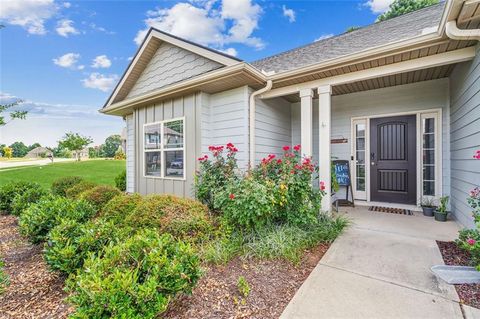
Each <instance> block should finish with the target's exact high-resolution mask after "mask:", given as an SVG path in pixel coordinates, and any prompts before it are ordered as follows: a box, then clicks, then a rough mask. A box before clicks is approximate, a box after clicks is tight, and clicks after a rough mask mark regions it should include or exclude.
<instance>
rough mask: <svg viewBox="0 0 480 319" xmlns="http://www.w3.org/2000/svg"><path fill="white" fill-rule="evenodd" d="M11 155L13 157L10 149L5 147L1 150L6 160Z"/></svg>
mask: <svg viewBox="0 0 480 319" xmlns="http://www.w3.org/2000/svg"><path fill="white" fill-rule="evenodd" d="M12 155H13V152H12V148H11V147H8V146H5V147H4V148H3V156H4V157H6V158H12Z"/></svg>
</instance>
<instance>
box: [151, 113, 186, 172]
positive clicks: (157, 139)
mask: <svg viewBox="0 0 480 319" xmlns="http://www.w3.org/2000/svg"><path fill="white" fill-rule="evenodd" d="M184 147H185V145H184V120H183V119H175V120H168V121H162V122H156V123H151V124H145V125H144V152H145V166H144V172H145V176H146V177H159V178H184V173H185V170H184V155H185V152H184Z"/></svg>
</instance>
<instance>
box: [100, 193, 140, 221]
mask: <svg viewBox="0 0 480 319" xmlns="http://www.w3.org/2000/svg"><path fill="white" fill-rule="evenodd" d="M142 200H143V197H142V196H141V195H139V194H131V195H129V194H122V195H118V196H115V197H114V198H113V199H112V200H110V201H109V202H108V203H107V204H106V205H105V207H103V210H102V212H101V213H100V217H101V218H103V219H105V220H108V221H112V222H114V223H124V222H125V218H126V217H127V216H128V215H130V214H131V213H132V212H133V211H134V210H135V209H136V208H137V206H138V205H139V204H140V202H141V201H142Z"/></svg>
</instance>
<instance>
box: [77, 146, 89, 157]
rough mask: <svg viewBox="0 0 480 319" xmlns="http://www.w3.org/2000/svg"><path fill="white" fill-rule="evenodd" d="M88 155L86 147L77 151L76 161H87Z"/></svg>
mask: <svg viewBox="0 0 480 319" xmlns="http://www.w3.org/2000/svg"><path fill="white" fill-rule="evenodd" d="M89 157H90V156H89V154H88V147H85V148H84V149H82V150H81V151H78V153H77V159H87V158H89Z"/></svg>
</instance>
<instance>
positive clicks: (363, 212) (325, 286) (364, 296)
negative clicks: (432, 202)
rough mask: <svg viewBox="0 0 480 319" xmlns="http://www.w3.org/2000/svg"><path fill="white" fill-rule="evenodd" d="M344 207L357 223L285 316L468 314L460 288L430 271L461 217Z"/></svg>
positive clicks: (451, 316) (450, 318) (439, 261)
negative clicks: (441, 243)
mask: <svg viewBox="0 0 480 319" xmlns="http://www.w3.org/2000/svg"><path fill="white" fill-rule="evenodd" d="M344 213H345V215H346V216H348V217H349V218H351V219H352V221H353V225H352V226H350V228H349V229H348V230H347V231H346V232H345V233H344V234H343V235H342V236H340V238H338V239H337V240H336V241H335V242H334V243H333V245H332V246H331V247H330V249H329V250H328V252H327V253H326V254H325V256H324V257H323V258H322V260H321V261H320V263H319V264H318V265H317V266H316V268H315V269H314V270H313V271H312V273H311V274H310V276H309V277H308V278H307V280H306V281H305V282H304V284H303V285H302V286H301V287H300V289H299V290H298V292H297V293H296V294H295V296H294V297H293V299H292V300H291V301H290V303H289V304H288V306H287V308H286V309H285V310H284V312H283V314H282V318H382V319H385V318H432V319H433V318H435V319H440V318H448V319H454V318H463V315H462V309H461V308H460V305H459V303H458V301H459V299H458V295H457V293H456V291H455V288H454V287H453V286H451V285H447V284H445V283H444V282H442V281H440V280H439V279H437V278H436V277H435V276H434V275H433V274H432V273H431V272H430V267H431V266H433V265H437V264H443V260H442V257H441V255H440V251H439V249H438V247H437V244H436V242H435V240H436V239H437V240H445V241H447V240H454V239H455V238H456V237H457V232H458V230H459V227H458V225H457V224H456V223H455V222H453V221H449V222H447V223H440V222H435V221H434V220H433V218H429V217H424V216H422V215H421V213H418V214H417V213H416V215H415V216H406V215H395V214H388V213H377V212H370V211H368V210H367V209H366V208H355V209H348V210H347V211H344ZM464 312H465V311H464ZM471 318H472V317H471Z"/></svg>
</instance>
